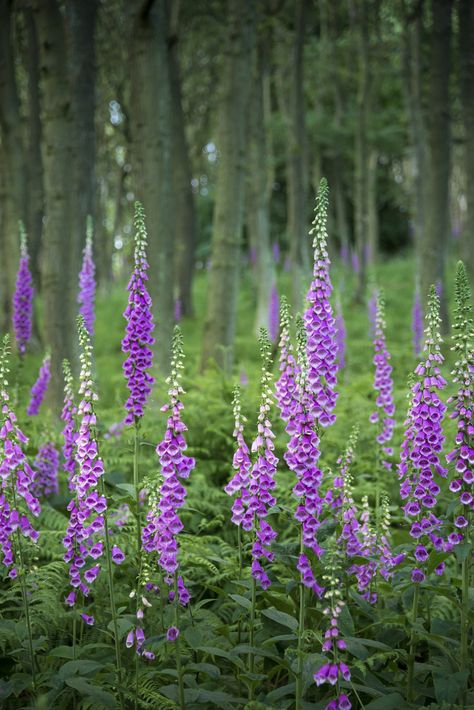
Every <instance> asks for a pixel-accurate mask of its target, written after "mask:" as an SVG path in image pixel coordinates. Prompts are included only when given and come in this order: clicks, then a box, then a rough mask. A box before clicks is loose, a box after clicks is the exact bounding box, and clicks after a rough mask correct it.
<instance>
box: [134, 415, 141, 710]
mask: <svg viewBox="0 0 474 710" xmlns="http://www.w3.org/2000/svg"><path fill="white" fill-rule="evenodd" d="M133 432H134V437H133V485H134V488H135V522H136V527H137V565H138V573H137V578H136V590H135V612H138V609H139V605H140V602H139V599H140V594H139V586H140V575H141V571H142V570H141V566H142V535H141V533H142V526H141V515H140V480H139V479H140V469H139V461H140V420H139V419H137V418H136V417H135V422H134V425H133ZM138 689H139V655H138V653H136V654H135V700H134V707H135V710H137V708H138Z"/></svg>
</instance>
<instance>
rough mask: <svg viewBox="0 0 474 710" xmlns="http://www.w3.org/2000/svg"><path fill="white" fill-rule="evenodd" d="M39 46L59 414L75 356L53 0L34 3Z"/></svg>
mask: <svg viewBox="0 0 474 710" xmlns="http://www.w3.org/2000/svg"><path fill="white" fill-rule="evenodd" d="M34 16H35V25H36V31H37V37H38V43H39V56H40V89H41V110H42V111H41V116H42V131H43V145H42V151H43V152H42V155H43V169H44V198H45V214H46V220H45V224H44V226H43V257H42V272H41V283H42V289H43V313H44V316H43V319H44V332H45V340H46V345H48V346H49V347H50V348H51V351H52V373H53V376H52V378H51V384H50V388H49V392H50V397H51V400H52V404H53V406H55V407H56V409H57V411H58V413H59V407H60V406H61V402H62V399H63V385H62V382H63V380H62V375H61V363H62V360H63V358H65V357H67V358H69V359H71V358H72V357H73V354H74V352H75V348H74V347H73V343H74V342H75V319H74V313H75V309H74V307H73V300H72V296H73V291H75V289H74V285H75V279H76V274H75V273H74V274H73V273H72V269H71V266H72V260H73V254H74V253H75V252H76V244H75V242H74V235H73V234H72V231H71V219H70V218H71V208H70V194H71V188H70V178H71V164H72V150H71V105H70V90H69V83H68V74H67V54H66V38H65V28H64V21H63V17H62V14H61V11H60V8H59V4H58V2H57V0H35V3H34Z"/></svg>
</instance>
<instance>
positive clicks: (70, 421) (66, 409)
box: [61, 360, 77, 491]
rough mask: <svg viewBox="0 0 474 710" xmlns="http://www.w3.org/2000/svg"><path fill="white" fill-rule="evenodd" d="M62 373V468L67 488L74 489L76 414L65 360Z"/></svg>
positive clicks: (71, 382) (69, 370)
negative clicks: (66, 480)
mask: <svg viewBox="0 0 474 710" xmlns="http://www.w3.org/2000/svg"><path fill="white" fill-rule="evenodd" d="M63 373H64V404H63V410H62V412H61V419H62V421H63V422H64V428H63V431H62V435H63V447H62V452H63V459H64V463H63V469H64V471H65V472H66V473H67V477H68V482H69V490H71V491H72V490H74V482H73V478H74V474H75V472H76V466H77V464H76V438H77V433H76V415H77V407H76V405H75V403H74V392H73V380H72V373H71V367H70V365H69V362H68V361H67V360H64V361H63Z"/></svg>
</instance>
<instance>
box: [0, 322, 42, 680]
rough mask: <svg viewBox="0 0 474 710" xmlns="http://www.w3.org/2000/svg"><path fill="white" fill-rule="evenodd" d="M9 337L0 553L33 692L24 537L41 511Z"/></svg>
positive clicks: (3, 387)
mask: <svg viewBox="0 0 474 710" xmlns="http://www.w3.org/2000/svg"><path fill="white" fill-rule="evenodd" d="M8 355H9V337H8V335H6V336H5V338H4V340H3V347H2V350H1V353H0V399H1V405H2V406H1V419H0V422H1V427H0V479H1V488H0V553H1V555H2V563H3V565H4V566H5V567H6V568H7V570H8V576H9V577H10V578H11V579H15V578H16V577H18V578H19V582H20V587H21V594H22V599H23V608H24V612H25V619H26V626H27V631H28V646H29V652H30V660H31V676H32V681H33V690H36V671H35V656H34V652H33V636H32V627H31V618H30V607H29V602H28V590H27V585H26V574H27V570H26V566H25V559H24V547H23V545H24V543H23V538H29V539H30V540H31V541H32V542H33V543H36V542H37V540H38V537H39V533H38V532H37V530H35V528H34V527H33V525H32V523H31V520H30V517H29V515H30V514H31V515H33V516H34V517H37V516H38V515H39V514H40V512H41V507H40V504H39V501H38V499H37V498H36V496H35V494H34V492H33V483H34V472H33V470H32V468H31V466H30V465H29V463H28V461H27V459H26V456H25V454H24V452H23V448H22V446H23V445H24V444H26V443H27V442H28V439H27V438H26V436H25V435H24V434H23V432H22V431H21V429H20V428H19V426H18V424H17V419H16V416H15V414H14V412H13V411H12V409H11V408H10V403H9V395H8Z"/></svg>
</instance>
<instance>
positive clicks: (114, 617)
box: [100, 476, 125, 708]
mask: <svg viewBox="0 0 474 710" xmlns="http://www.w3.org/2000/svg"><path fill="white" fill-rule="evenodd" d="M100 489H101V494H102V495H103V496H104V498H105V497H106V495H105V484H104V477H103V476H101V477H100ZM104 536H105V556H106V558H107V576H108V581H109V597H110V611H111V614H112V625H113V628H114V642H115V663H116V668H117V682H118V685H119V698H120V707H122V708H124V707H125V706H124V702H123V697H122V691H121V689H120V686H121V684H122V662H121V659H120V640H119V633H118V624H117V611H116V609H117V608H116V606H115V593H114V573H113V569H112V554H111V550H110V540H109V521H108V514H107V509H106V510H105V512H104Z"/></svg>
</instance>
